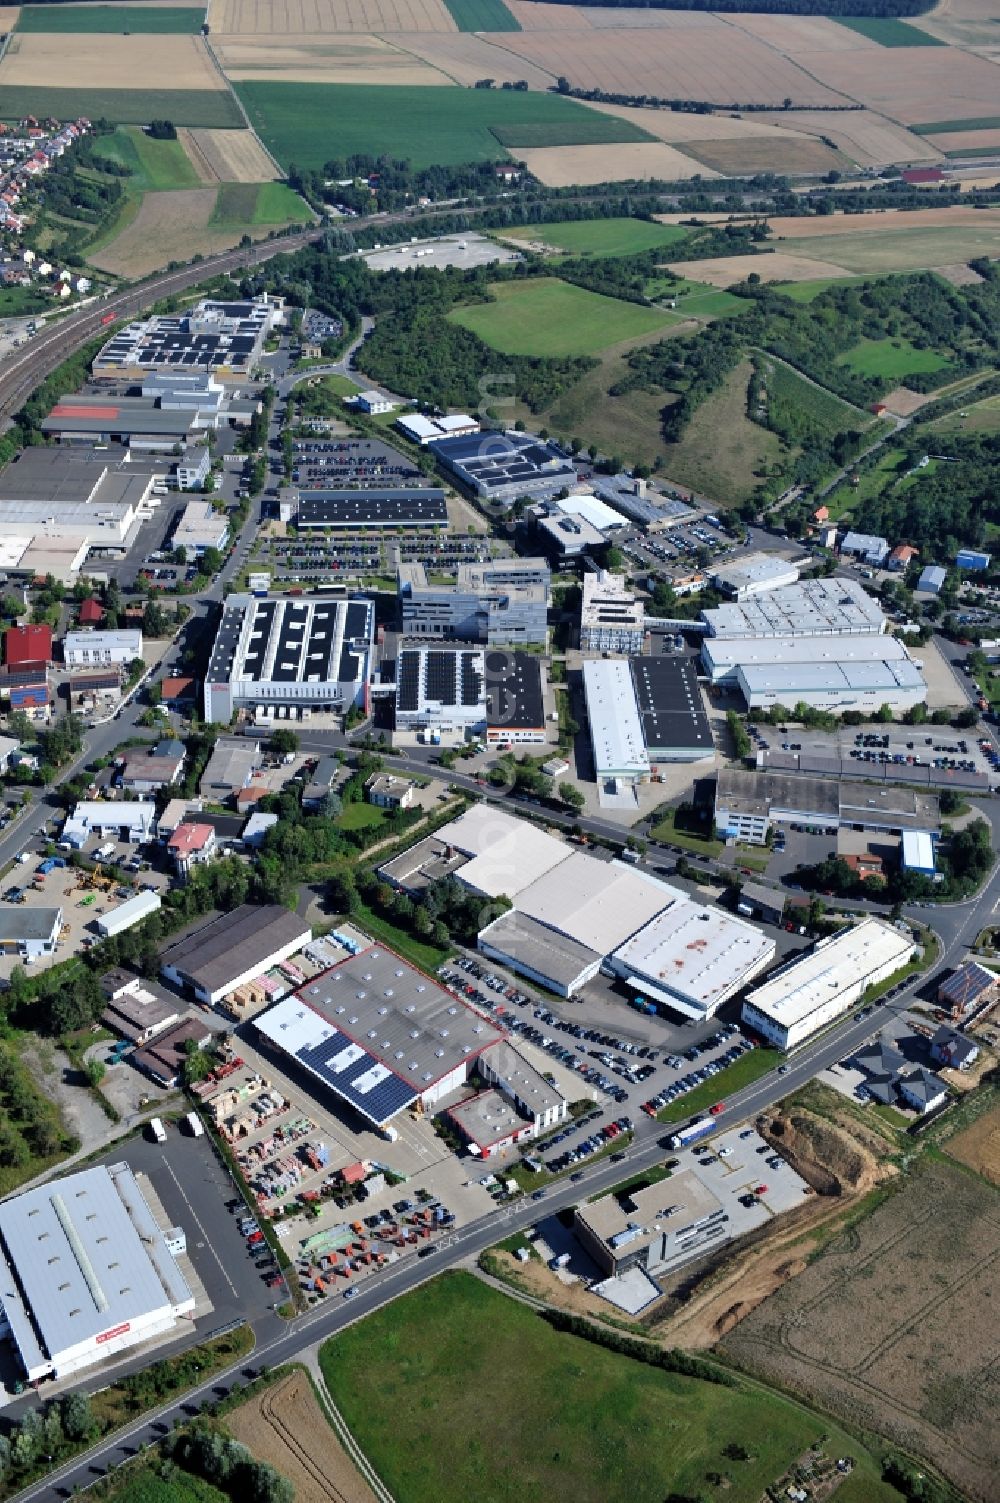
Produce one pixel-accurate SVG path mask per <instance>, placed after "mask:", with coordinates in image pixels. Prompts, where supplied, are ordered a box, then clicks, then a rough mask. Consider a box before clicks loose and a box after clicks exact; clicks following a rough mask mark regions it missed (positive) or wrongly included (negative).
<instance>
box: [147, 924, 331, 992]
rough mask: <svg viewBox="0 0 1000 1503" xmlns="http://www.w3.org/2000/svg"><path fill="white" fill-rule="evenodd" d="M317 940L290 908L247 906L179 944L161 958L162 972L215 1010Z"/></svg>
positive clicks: (199, 926)
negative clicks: (259, 977)
mask: <svg viewBox="0 0 1000 1503" xmlns="http://www.w3.org/2000/svg"><path fill="white" fill-rule="evenodd" d="M311 938H312V929H311V927H310V926H309V925H308V924H307V923H306V922H305V921H304V920H303V919H300V918H299V917H298V916H297V915H296V914H294V913H290V912H289V910H288V909H287V908H282V907H280V906H279V905H278V904H276V903H272V904H269V905H267V906H266V907H257V906H255V905H254V904H252V903H244V904H243V905H242V906H241V907H240V908H236V909H234V910H233V912H232V913H220V914H216V915H215V917H214V918H210V919H208V920H207V921H206V922H204V923H202V924H199V925H197V927H196V928H194V929H193V930H191V931H190V932H189V933H188V934H186V935H184V936H183V938H181V939H178V940H175V941H174V943H173V944H171V945H170V946H168V948H167V949H166V950H164V952H163V954H162V955H161V956H160V971H161V974H162V975H163V976H164V978H165V979H166V980H167V981H170V982H172V983H173V984H174V985H175V986H177V987H181V988H183V989H185V990H190V991H192V992H193V993H194V995H195V996H196V997H197V998H198V1000H199V1002H206V1003H207V1004H208V1005H209V1006H210V1007H214V1006H215V1004H216V1003H217V1002H220V1001H221V1000H222V998H223V997H226V996H228V994H229V993H230V992H232V991H235V990H236V988H237V987H238V986H243V985H245V984H246V983H247V982H248V981H254V980H256V978H257V977H258V976H262V975H263V974H264V972H265V971H269V970H270V969H271V967H272V966H274V965H277V964H278V962H279V961H281V960H286V959H287V958H288V956H289V955H294V954H295V953H296V951H298V950H301V949H302V947H303V946H304V945H307V944H308V943H309V941H310V939H311Z"/></svg>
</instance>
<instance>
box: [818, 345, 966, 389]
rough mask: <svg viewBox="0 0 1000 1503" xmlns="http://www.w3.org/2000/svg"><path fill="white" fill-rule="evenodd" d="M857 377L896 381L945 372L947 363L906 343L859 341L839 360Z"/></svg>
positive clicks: (932, 352)
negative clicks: (856, 374) (927, 372)
mask: <svg viewBox="0 0 1000 1503" xmlns="http://www.w3.org/2000/svg"><path fill="white" fill-rule="evenodd" d="M838 363H839V364H840V365H846V366H848V367H849V368H850V369H851V370H852V371H857V372H858V374H859V375H860V376H879V377H881V378H882V379H883V380H887V381H897V380H902V379H903V378H904V377H906V376H918V375H922V374H923V373H924V372H926V371H940V370H944V368H945V367H946V366H947V364H948V361H947V360H946V359H945V358H944V356H943V355H939V354H937V352H936V351H935V350H918V349H916V348H915V346H913V345H912V344H911V343H910V341H909V340H908V339H862V340H861V341H860V342H859V343H858V344H856V345H854V347H853V348H852V349H850V350H846V351H845V352H844V354H843V355H841V356H840V357H839V361H838Z"/></svg>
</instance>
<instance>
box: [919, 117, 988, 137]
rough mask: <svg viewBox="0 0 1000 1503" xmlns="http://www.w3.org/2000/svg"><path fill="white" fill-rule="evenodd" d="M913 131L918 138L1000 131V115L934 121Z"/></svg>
mask: <svg viewBox="0 0 1000 1503" xmlns="http://www.w3.org/2000/svg"><path fill="white" fill-rule="evenodd" d="M911 129H912V130H913V131H914V132H915V133H916V134H917V135H918V136H938V135H941V133H942V132H944V131H980V130H998V129H1000V115H973V116H968V117H963V118H962V119H961V120H934V121H931V123H930V124H929V125H928V124H924V125H914V126H912V127H911Z"/></svg>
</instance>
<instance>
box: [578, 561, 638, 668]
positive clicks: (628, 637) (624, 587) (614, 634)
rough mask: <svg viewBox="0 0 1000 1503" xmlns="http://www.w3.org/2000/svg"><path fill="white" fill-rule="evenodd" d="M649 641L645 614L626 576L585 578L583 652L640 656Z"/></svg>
mask: <svg viewBox="0 0 1000 1503" xmlns="http://www.w3.org/2000/svg"><path fill="white" fill-rule="evenodd" d="M645 639H646V610H645V606H644V605H643V603H642V601H641V600H640V599H639V597H638V596H637V595H636V594H635V592H634V591H633V590H631V589H630V588H629V586H628V582H627V580H626V578H625V575H624V574H611V573H609V571H608V570H607V569H601V570H599V571H598V572H597V573H588V574H585V575H584V576H583V588H582V598H581V602H580V651H581V652H617V653H622V654H630V653H639V652H641V651H642V648H643V643H644V641H645Z"/></svg>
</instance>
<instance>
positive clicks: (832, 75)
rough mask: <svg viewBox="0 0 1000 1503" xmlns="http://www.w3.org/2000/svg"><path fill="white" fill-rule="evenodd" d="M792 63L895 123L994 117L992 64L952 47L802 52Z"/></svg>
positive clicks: (994, 74)
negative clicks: (891, 53)
mask: <svg viewBox="0 0 1000 1503" xmlns="http://www.w3.org/2000/svg"><path fill="white" fill-rule="evenodd" d="M798 61H799V62H800V63H801V64H802V67H803V68H807V69H808V70H809V72H810V73H812V74H815V76H816V78H817V79H819V80H820V81H821V82H822V83H824V84H825V85H827V86H828V87H829V88H830V89H834V90H836V91H837V92H838V93H839V94H841V95H846V96H847V97H848V98H849V99H855V100H857V102H858V103H859V104H863V105H865V106H866V107H867V108H868V109H870V110H874V111H876V112H877V113H879V114H884V115H888V116H889V118H890V119H892V120H897V121H899V123H900V124H901V125H909V126H916V125H917V124H919V123H921V122H924V121H927V120H941V119H952V118H954V117H956V116H959V115H976V114H983V115H995V114H996V102H997V85H996V67H995V65H994V64H993V63H991V62H989V61H987V59H986V58H985V57H977V56H976V55H975V54H974V53H971V52H961V51H959V50H958V49H957V48H952V47H919V48H916V47H915V48H912V49H908V50H907V51H906V52H905V53H903V52H900V53H897V55H896V56H895V57H894V58H887V57H886V55H885V50H884V49H883V48H882V47H878V46H870V47H863V48H859V49H858V50H857V51H853V52H825V51H823V52H812V53H806V54H804V55H803V56H802V57H800V58H799V59H798ZM789 92H792V91H789ZM795 102H796V103H799V100H798V99H797V98H796V100H795Z"/></svg>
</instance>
